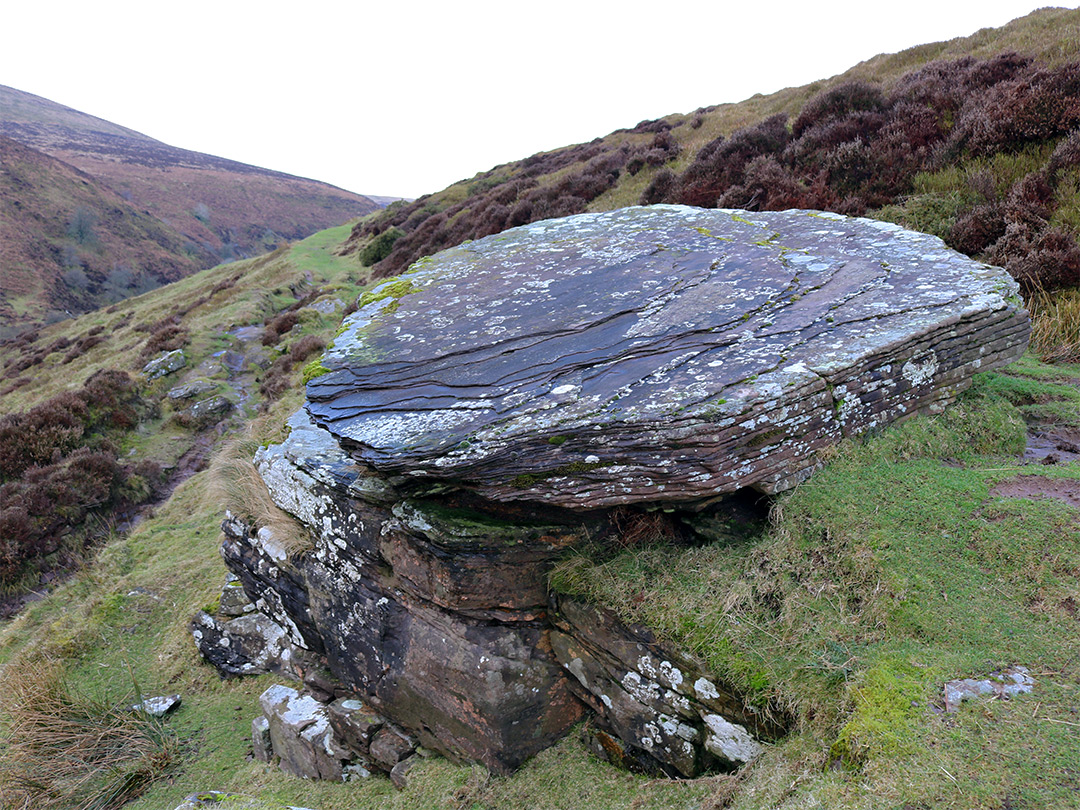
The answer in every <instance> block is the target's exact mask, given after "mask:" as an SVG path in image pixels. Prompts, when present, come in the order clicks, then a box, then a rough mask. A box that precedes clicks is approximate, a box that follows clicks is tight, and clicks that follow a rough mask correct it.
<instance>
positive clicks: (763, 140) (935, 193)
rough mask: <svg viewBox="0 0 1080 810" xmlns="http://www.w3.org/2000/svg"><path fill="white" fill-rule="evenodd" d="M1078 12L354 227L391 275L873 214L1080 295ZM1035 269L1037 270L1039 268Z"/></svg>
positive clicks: (908, 54)
mask: <svg viewBox="0 0 1080 810" xmlns="http://www.w3.org/2000/svg"><path fill="white" fill-rule="evenodd" d="M1078 59H1080V10H1065V9H1043V10H1041V11H1038V12H1035V13H1033V14H1031V15H1029V16H1027V17H1024V18H1022V19H1019V20H1015V21H1013V22H1012V23H1010V24H1009V25H1007V26H1005V27H1003V28H1001V29H996V30H983V31H979V32H977V33H976V34H974V35H972V36H970V37H966V38H961V39H956V40H953V41H951V42H947V43H938V44H933V45H923V46H919V47H916V48H912V49H909V50H907V51H903V52H901V53H898V54H891V55H882V56H878V57H875V58H873V59H871V60H868V61H867V62H864V63H861V64H859V65H856V66H855V67H853V68H852V69H851V70H849V71H847V72H845V73H843V74H841V75H839V76H835V77H832V78H831V79H828V80H823V81H819V82H814V83H812V84H809V85H805V86H803V87H799V88H789V89H786V90H782V91H780V92H778V93H774V94H772V95H770V96H755V97H753V98H751V99H748V100H746V101H744V102H741V103H739V104H722V105H718V106H712V107H702V108H699V109H698V110H695V111H693V112H691V113H688V114H677V115H669V116H667V117H665V118H662V119H658V120H655V121H643V122H641V123H639V124H638V125H637V126H635V127H634V128H632V129H625V130H619V131H617V132H613V133H611V134H609V135H607V136H605V137H603V138H597V139H596V140H594V141H592V142H590V143H587V144H578V145H575V146H570V147H566V148H563V149H558V150H554V151H552V152H547V153H544V154H540V155H534V156H532V157H529V158H526V159H524V160H521V161H517V162H515V163H509V164H505V165H502V166H496V167H495V168H493V169H491V170H489V171H487V172H484V173H482V174H478V175H477V176H476V177H474V178H472V179H470V180H466V181H462V182H460V183H456V184H454V185H452V186H450V187H448V188H446V189H444V190H442V191H440V192H437V193H435V194H431V195H428V196H425V197H422V198H420V199H418V200H416V201H414V202H413V203H411V204H407V205H405V204H398V205H394V206H391V207H390V208H389V209H387V210H386V211H385V212H383V213H382V214H380V215H379V216H377V217H375V218H372V219H371V220H368V221H365V222H364V223H362V224H360V225H358V226H357V227H356V228H355V229H354V231H353V234H352V236H351V239H350V242H349V243H348V245H347V246H346V249H347V250H352V251H357V252H362V254H361V255H362V256H363V258H364V259H365V260H366V261H369V262H371V263H372V264H374V266H375V273H376V275H377V276H379V277H385V276H388V275H392V274H394V273H397V272H400V271H402V270H403V269H405V268H406V267H407V266H408V265H409V264H410V263H411V262H413V261H415V260H416V259H418V258H419V257H421V256H423V255H428V254H430V253H433V252H435V251H436V250H440V249H443V248H446V247H449V246H451V245H455V244H459V243H460V242H462V241H464V240H466V239H475V238H478V237H482V236H485V235H488V234H491V233H496V232H498V231H500V230H503V229H504V228H509V227H513V226H516V225H522V224H526V223H529V222H534V221H537V220H541V219H545V218H548V217H554V216H563V215H566V214H572V213H580V212H583V211H601V210H609V209H612V208H617V207H620V206H625V205H632V204H636V203H642V204H652V203H662V202H666V203H684V204H690V205H697V206H702V207H708V208H713V207H737V208H747V209H749V210H781V209H784V208H813V209H825V210H833V211H837V212H839V213H845V214H856V215H863V214H869V215H870V216H875V217H878V218H884V219H889V220H893V221H896V222H899V223H900V224H903V225H907V226H910V227H913V228H915V229H917V230H923V231H927V232H930V233H934V234H935V235H938V236H941V237H943V238H944V239H945V240H946V241H947V242H948V243H949V244H950V245H951V246H952V247H955V248H957V249H959V250H961V251H962V252H965V253H968V254H969V255H978V256H980V257H985V258H986V259H988V260H989V261H991V262H993V263H995V264H1000V265H1003V266H1006V267H1007V268H1008V269H1009V270H1010V271H1011V272H1013V274H1014V275H1016V276H1017V277H1018V278H1019V279H1020V280H1021V281H1022V283H1024V285H1025V288H1026V289H1027V290H1028V291H1029V292H1030V291H1033V290H1034V289H1036V288H1038V289H1042V290H1052V289H1054V288H1063V287H1064V288H1070V287H1075V286H1076V285H1077V283H1078V282H1080V246H1078V245H1077V241H1076V234H1077V229H1078V226H1080V210H1078V208H1077V181H1076V166H1077V164H1078V161H1080V147H1078V144H1080V140H1078V139H1080V134H1078V131H1077V127H1078V125H1080V108H1077V106H1076V103H1075V99H1076V98H1077V96H1078V95H1080V62H1078ZM1033 257H1036V258H1033Z"/></svg>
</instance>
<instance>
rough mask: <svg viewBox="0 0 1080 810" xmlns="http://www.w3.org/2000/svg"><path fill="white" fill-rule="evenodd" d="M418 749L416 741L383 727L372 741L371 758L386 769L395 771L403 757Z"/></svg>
mask: <svg viewBox="0 0 1080 810" xmlns="http://www.w3.org/2000/svg"><path fill="white" fill-rule="evenodd" d="M414 750H416V742H415V741H414V740H411V739H409V738H407V737H406V736H404V735H403V734H400V733H398V732H397V731H394V730H393V729H389V728H381V729H379V731H378V732H377V733H376V734H375V737H374V738H373V739H372V741H371V749H370V751H371V758H372V759H373V760H375V762H376V763H378V764H379V765H381V766H382V767H383V768H384V769H385V770H388V771H393V769H394V768H395V767H396V766H397V764H398V763H399V762H401V760H402V759H404V758H405V757H407V756H408V755H409V754H411V753H412V752H413V751H414Z"/></svg>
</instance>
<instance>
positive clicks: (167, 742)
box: [0, 656, 180, 810]
mask: <svg viewBox="0 0 1080 810" xmlns="http://www.w3.org/2000/svg"><path fill="white" fill-rule="evenodd" d="M0 688H2V690H3V694H4V696H5V701H4V714H5V720H6V726H7V733H8V735H9V737H8V748H7V750H6V751H5V753H4V757H3V766H4V767H3V769H2V770H0V787H2V788H3V791H2V792H3V795H4V806H5V807H12V808H15V807H20V808H78V810H114V808H119V807H122V806H123V805H124V804H126V803H127V802H128V801H130V800H131V799H132V798H134V797H136V796H138V795H139V794H140V793H142V792H143V791H144V790H145V789H146V788H147V787H148V786H149V785H150V784H151V783H152V782H153V781H155V780H156V779H160V778H162V777H163V776H164V775H165V774H166V773H167V772H168V770H169V768H170V767H171V766H172V765H173V764H174V763H175V762H176V760H177V759H178V757H179V754H180V751H179V747H178V745H177V742H176V739H175V737H174V736H173V735H172V734H171V733H170V732H169V730H168V729H166V728H165V726H164V724H163V723H162V722H161V721H160V720H158V719H156V718H153V717H150V716H148V715H146V714H143V713H141V712H133V711H131V710H130V709H128V708H127V706H129V705H130V704H131V703H133V702H136V701H138V700H139V699H140V698H139V696H138V691H137V690H132V691H129V692H128V693H126V694H121V695H111V696H109V695H107V696H102V697H95V696H91V695H87V694H85V693H81V692H78V691H75V690H73V689H72V688H71V686H70V684H69V683H68V682H67V681H66V679H65V677H64V673H63V665H62V664H60V663H59V662H57V661H55V660H48V659H42V658H39V657H33V656H32V657H31V658H30V659H29V660H27V661H26V662H24V664H23V666H21V667H19V668H18V669H12V668H8V669H7V670H6V671H5V675H4V677H2V678H0Z"/></svg>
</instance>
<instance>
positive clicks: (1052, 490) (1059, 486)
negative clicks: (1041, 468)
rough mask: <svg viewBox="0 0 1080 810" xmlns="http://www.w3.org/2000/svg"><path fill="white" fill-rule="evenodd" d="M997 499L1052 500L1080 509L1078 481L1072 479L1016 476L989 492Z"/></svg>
mask: <svg viewBox="0 0 1080 810" xmlns="http://www.w3.org/2000/svg"><path fill="white" fill-rule="evenodd" d="M990 494H991V495H994V496H996V497H998V498H1028V499H1029V500H1042V499H1044V498H1054V499H1055V500H1059V501H1064V502H1065V503H1067V504H1069V505H1071V506H1075V507H1076V508H1077V509H1080V481H1078V480H1076V479H1074V478H1046V477H1045V476H1042V475H1018V476H1016V477H1015V478H1010V479H1009V480H1008V481H1002V482H1001V483H1000V484H997V485H996V486H995V487H994V488H993V489H991V490H990Z"/></svg>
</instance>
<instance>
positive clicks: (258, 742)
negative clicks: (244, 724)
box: [251, 714, 274, 762]
mask: <svg viewBox="0 0 1080 810" xmlns="http://www.w3.org/2000/svg"><path fill="white" fill-rule="evenodd" d="M251 747H252V750H253V752H254V754H255V759H257V760H259V762H269V761H270V760H271V759H273V757H274V744H273V743H272V742H271V741H270V721H269V720H267V719H266V717H265V716H264V715H261V714H260V715H259V716H258V717H256V718H255V719H254V720H252V721H251Z"/></svg>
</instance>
